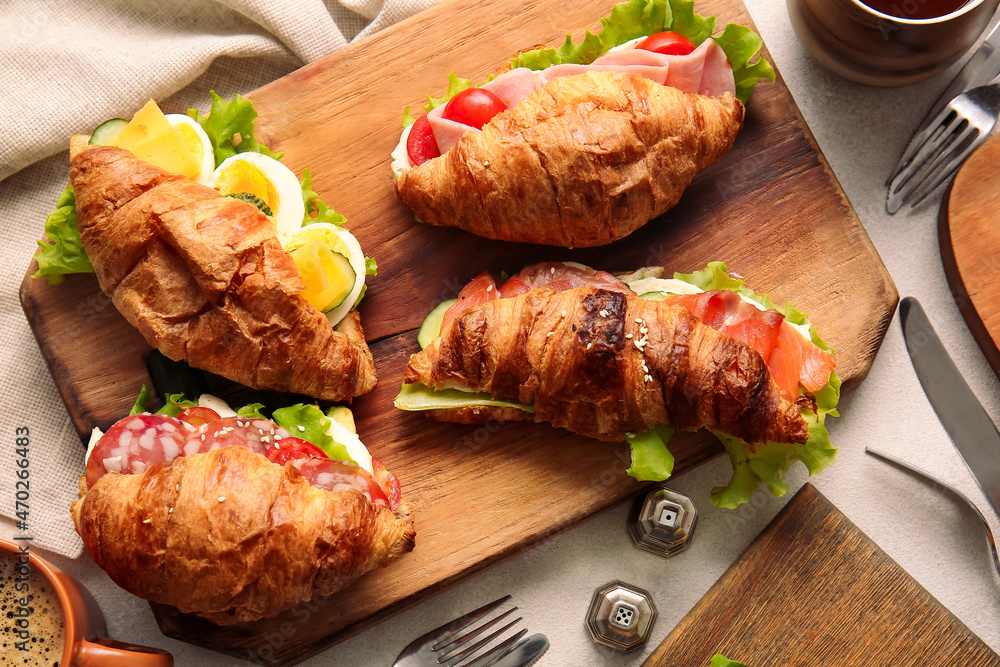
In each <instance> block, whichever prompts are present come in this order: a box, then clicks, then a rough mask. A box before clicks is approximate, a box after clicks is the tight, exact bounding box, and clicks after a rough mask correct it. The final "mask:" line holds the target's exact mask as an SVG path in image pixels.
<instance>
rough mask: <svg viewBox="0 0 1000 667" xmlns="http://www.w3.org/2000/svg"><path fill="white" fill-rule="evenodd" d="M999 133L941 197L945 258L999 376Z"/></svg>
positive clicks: (960, 301)
mask: <svg viewBox="0 0 1000 667" xmlns="http://www.w3.org/2000/svg"><path fill="white" fill-rule="evenodd" d="M998 162H1000V136H993V137H990V138H989V139H988V140H987V141H986V143H984V144H983V145H982V146H980V147H979V148H978V149H977V150H976V152H974V153H973V154H972V155H971V156H969V159H968V160H966V161H965V164H964V165H962V168H961V169H960V170H959V171H958V174H957V175H956V176H955V180H954V182H953V183H952V185H951V188H950V189H949V191H948V194H947V196H945V197H944V198H943V200H942V203H941V214H940V216H939V217H938V235H939V240H940V247H941V260H942V263H943V264H944V270H945V275H946V276H947V277H948V283H949V284H950V285H951V292H952V294H953V295H954V297H955V302H956V303H957V304H958V308H959V310H960V311H961V313H962V316H963V317H964V318H965V321H966V323H967V324H968V326H969V330H970V331H971V332H972V335H973V337H974V338H975V339H976V342H977V343H979V347H980V348H981V349H982V350H983V354H985V355H986V359H987V360H988V361H989V364H990V366H991V367H992V368H993V371H994V372H995V373H996V374H997V375H998V376H1000V284H998V283H997V280H996V276H997V270H998V269H1000V178H998V174H997V163H998Z"/></svg>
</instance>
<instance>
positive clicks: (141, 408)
mask: <svg viewBox="0 0 1000 667" xmlns="http://www.w3.org/2000/svg"><path fill="white" fill-rule="evenodd" d="M152 397H153V394H152V392H151V391H149V387H147V386H146V385H142V387H141V388H140V389H139V395H138V396H137V397H136V399H135V405H133V406H132V409H131V410H129V412H128V413H129V415H138V414H141V413H143V412H145V411H146V406H147V405H149V399H150V398H152Z"/></svg>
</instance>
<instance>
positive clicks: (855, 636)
mask: <svg viewBox="0 0 1000 667" xmlns="http://www.w3.org/2000/svg"><path fill="white" fill-rule="evenodd" d="M715 653H723V654H725V655H726V656H727V657H729V658H731V659H733V660H738V661H740V662H742V663H744V664H746V665H760V666H761V667H763V666H765V665H766V666H767V667H779V666H780V667H826V666H829V667H845V666H847V665H849V666H850V667H883V666H884V665H888V664H893V665H928V666H930V665H933V666H935V667H937V666H944V665H955V666H956V667H957V666H958V665H962V667H1000V656H998V655H997V654H996V653H994V652H993V650H992V649H990V647H989V646H987V645H986V644H985V643H984V642H983V641H982V640H981V639H979V638H978V637H977V636H976V635H975V634H973V633H972V631H971V630H969V628H967V627H966V626H965V625H964V624H963V623H962V622H961V621H959V620H958V619H957V618H955V616H954V615H953V614H952V613H951V612H949V611H948V610H947V609H946V608H945V607H944V606H943V605H942V604H941V603H940V602H938V601H937V600H936V599H935V598H934V596H932V595H931V594H930V593H928V592H927V591H926V590H925V589H924V588H923V587H921V586H920V584H919V583H917V581H916V580H915V579H913V577H911V576H910V575H908V574H907V573H906V572H905V571H904V570H903V568H901V567H900V566H899V565H898V564H897V563H896V562H895V561H894V560H892V559H891V558H889V556H888V555H886V553H885V552H884V551H882V550H881V549H879V547H878V545H877V544H875V543H874V542H873V541H872V540H871V538H869V537H868V536H867V535H865V534H864V533H863V532H861V530H859V529H858V527H857V526H855V525H854V524H853V523H851V521H850V520H849V519H848V518H847V517H845V516H844V515H843V513H841V512H840V510H838V509H837V508H836V507H835V506H834V505H833V504H832V503H831V502H830V501H829V500H827V499H826V498H825V497H823V495H822V494H820V492H819V491H817V490H816V489H815V488H814V487H813V486H812V485H811V484H806V485H805V486H803V487H802V489H800V490H799V492H798V493H797V494H796V495H795V497H794V498H792V500H791V501H790V502H789V503H788V504H787V505H786V506H785V508H784V509H782V511H781V512H780V513H779V514H778V516H776V517H775V518H774V520H773V521H772V522H771V523H770V524H769V525H768V527H767V528H765V529H764V531H763V532H762V533H761V534H760V536H759V537H758V538H757V539H756V540H754V542H753V544H751V545H750V547H749V548H747V550H746V551H745V552H743V554H742V555H741V556H740V557H739V558H738V559H737V560H736V562H735V563H733V565H732V566H730V568H729V569H728V570H726V572H725V574H723V575H722V577H720V578H719V580H718V581H717V582H716V583H715V585H714V586H712V588H711V589H710V590H709V591H708V593H706V594H705V596H704V597H703V598H702V599H701V600H699V601H698V603H697V604H696V605H695V606H694V608H693V609H692V610H691V611H690V612H689V613H688V614H687V615H686V616H685V617H684V618H683V619H682V620H681V622H680V623H679V624H678V625H677V627H676V628H674V630H673V631H672V632H671V633H670V634H669V635H668V636H667V638H666V639H665V640H664V641H663V642H662V643H661V644H660V646H658V647H657V648H656V650H655V651H653V653H652V654H651V655H650V657H649V658H648V659H647V660H646V662H644V663H643V667H676V666H677V665H705V666H707V665H708V664H709V661H710V660H711V658H712V655H714V654H715Z"/></svg>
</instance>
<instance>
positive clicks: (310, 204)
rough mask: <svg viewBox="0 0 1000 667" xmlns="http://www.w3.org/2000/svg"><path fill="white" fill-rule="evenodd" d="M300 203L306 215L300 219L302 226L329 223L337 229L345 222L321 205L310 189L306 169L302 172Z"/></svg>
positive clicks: (309, 180)
mask: <svg viewBox="0 0 1000 667" xmlns="http://www.w3.org/2000/svg"><path fill="white" fill-rule="evenodd" d="M300 185H301V186H302V201H303V202H304V203H305V205H306V215H305V217H304V218H303V219H302V224H303V225H308V224H309V223H310V222H329V223H331V224H334V225H337V226H338V227H339V226H341V225H343V224H344V223H345V222H347V218H345V217H344V216H342V215H341V214H339V213H337V212H336V211H334V210H333V209H332V208H330V207H329V206H327V205H326V204H324V203H323V200H322V199H320V198H319V195H318V194H316V191H315V190H313V189H312V174H310V173H309V170H308V169H303V170H302V181H301V182H300Z"/></svg>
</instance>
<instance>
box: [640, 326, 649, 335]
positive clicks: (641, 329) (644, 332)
mask: <svg viewBox="0 0 1000 667" xmlns="http://www.w3.org/2000/svg"><path fill="white" fill-rule="evenodd" d="M639 333H641V334H647V333H649V329H647V328H646V327H640V328H639Z"/></svg>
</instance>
